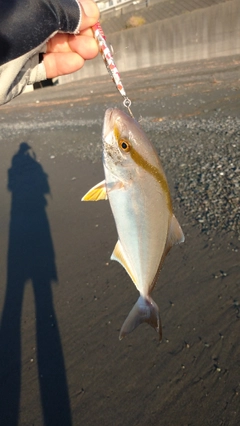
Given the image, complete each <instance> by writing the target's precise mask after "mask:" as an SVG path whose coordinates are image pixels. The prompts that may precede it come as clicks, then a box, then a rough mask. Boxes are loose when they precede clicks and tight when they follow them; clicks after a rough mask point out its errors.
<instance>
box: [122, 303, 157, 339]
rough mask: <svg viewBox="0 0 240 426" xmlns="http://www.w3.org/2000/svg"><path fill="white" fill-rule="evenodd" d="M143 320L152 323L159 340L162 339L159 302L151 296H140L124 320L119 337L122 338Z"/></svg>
mask: <svg viewBox="0 0 240 426" xmlns="http://www.w3.org/2000/svg"><path fill="white" fill-rule="evenodd" d="M143 322H147V323H148V324H150V325H151V326H152V327H153V328H154V329H155V330H156V332H157V333H158V335H159V340H160V341H161V340H162V325H161V319H160V316H159V309H158V306H157V304H156V303H155V302H154V301H153V300H152V299H151V298H150V297H149V298H148V299H145V298H144V297H142V296H140V297H139V298H138V300H137V302H136V303H135V305H134V306H133V308H132V310H131V311H130V313H129V314H128V317H127V318H126V320H125V321H124V323H123V325H122V328H121V331H120V335H119V339H120V340H122V339H123V337H125V336H126V335H127V334H129V333H131V332H132V331H133V330H134V329H135V328H137V327H138V325H140V324H142V323H143Z"/></svg>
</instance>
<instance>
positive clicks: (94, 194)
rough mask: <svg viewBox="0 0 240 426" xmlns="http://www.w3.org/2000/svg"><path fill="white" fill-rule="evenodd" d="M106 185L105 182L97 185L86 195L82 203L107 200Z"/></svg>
mask: <svg viewBox="0 0 240 426" xmlns="http://www.w3.org/2000/svg"><path fill="white" fill-rule="evenodd" d="M107 199H108V196H107V192H106V184H105V180H103V181H102V182H99V183H98V184H97V185H95V186H93V187H92V188H91V189H90V190H89V191H88V192H87V193H86V194H85V195H84V197H82V200H81V201H99V200H107Z"/></svg>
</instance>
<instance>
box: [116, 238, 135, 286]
mask: <svg viewBox="0 0 240 426" xmlns="http://www.w3.org/2000/svg"><path fill="white" fill-rule="evenodd" d="M111 260H116V261H117V262H119V263H120V264H121V265H122V266H123V267H124V268H125V269H126V271H127V273H128V275H129V276H130V277H131V279H132V281H133V282H134V284H135V285H136V278H135V276H134V272H133V270H132V268H131V265H130V264H129V260H128V258H127V256H126V254H125V252H124V249H123V247H122V244H121V243H120V241H118V242H117V244H116V245H115V248H114V250H113V253H112V256H111Z"/></svg>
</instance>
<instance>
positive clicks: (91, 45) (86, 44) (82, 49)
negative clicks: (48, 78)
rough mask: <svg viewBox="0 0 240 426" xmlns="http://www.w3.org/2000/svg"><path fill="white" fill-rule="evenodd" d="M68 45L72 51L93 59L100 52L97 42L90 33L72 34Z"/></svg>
mask: <svg viewBox="0 0 240 426" xmlns="http://www.w3.org/2000/svg"><path fill="white" fill-rule="evenodd" d="M68 45H69V48H70V49H71V51H72V52H76V53H78V54H79V55H80V56H82V57H83V58H84V59H93V58H95V56H97V54H98V53H99V48H98V45H97V42H96V40H95V39H94V38H92V37H89V36H88V35H85V34H84V35H83V34H82V33H81V34H80V35H79V36H70V37H69V38H68Z"/></svg>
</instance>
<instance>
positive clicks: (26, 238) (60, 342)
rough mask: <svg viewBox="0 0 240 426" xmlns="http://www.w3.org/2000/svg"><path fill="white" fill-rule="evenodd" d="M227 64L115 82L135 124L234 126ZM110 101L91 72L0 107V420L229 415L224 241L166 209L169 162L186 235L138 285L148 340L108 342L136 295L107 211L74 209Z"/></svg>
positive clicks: (234, 284)
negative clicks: (149, 287)
mask: <svg viewBox="0 0 240 426" xmlns="http://www.w3.org/2000/svg"><path fill="white" fill-rule="evenodd" d="M239 68H240V58H230V59H219V60H215V61H202V62H199V63H194V64H191V63H189V64H185V65H180V66H165V67H155V68H154V69H148V70H141V72H140V73H138V72H130V73H126V74H124V75H123V76H122V77H123V80H124V82H125V83H126V88H127V90H128V93H129V97H130V98H131V99H132V101H133V112H134V114H135V115H136V117H139V116H140V115H142V116H143V118H146V117H151V120H152V121H154V120H161V119H164V120H175V119H176V120H182V119H188V118H189V117H193V116H197V117H201V118H204V117H205V118H209V117H211V116H213V115H214V114H215V111H218V115H219V116H221V117H222V118H224V117H225V116H226V117H229V116H231V117H239V115H240V113H239V111H240V109H239V102H240V94H239V93H240V92H239ZM120 104H121V99H120V98H119V96H118V94H117V93H116V91H115V88H114V87H113V85H112V84H111V81H110V80H109V77H108V76H107V75H106V77H101V78H99V80H98V81H93V80H85V81H80V82H74V83H72V84H68V85H65V86H61V87H60V86H58V87H54V88H47V89H42V90H38V91H35V92H34V93H28V94H25V95H22V96H21V97H19V98H18V99H16V100H15V101H13V102H12V103H10V104H8V105H6V106H4V107H1V108H0V126H1V127H0V158H1V168H0V199H1V209H0V241H1V243H0V313H1V324H0V394H1V398H0V424H1V425H3V426H15V425H21V426H30V425H31V426H32V425H34V426H40V425H47V426H70V425H74V426H80V425H90V426H92V425H104V426H113V425H114V426H122V425H124V426H134V425H136V426H137V425H138V426H148V425H161V426H168V425H169V426H170V425H171V426H172V425H178V426H187V425H189V426H190V425H194V426H202V425H211V426H219V425H236V426H237V425H238V424H239V422H240V408H239V406H240V403H239V398H240V349H239V327H240V322H239V321H240V305H239V303H240V300H239V297H240V296H239V289H240V268H239V251H240V247H239V246H240V243H239V240H238V239H237V235H235V234H233V233H227V232H217V231H212V232H210V234H209V235H207V234H205V233H204V232H201V229H200V228H199V226H198V225H197V223H196V221H195V220H194V218H193V217H191V215H190V214H189V213H188V214H186V212H185V211H184V209H183V208H182V209H180V208H179V205H178V203H177V202H176V197H175V192H174V185H175V180H176V179H177V176H178V167H175V171H174V172H172V174H171V176H170V175H168V178H169V182H170V186H171V188H172V195H173V203H174V206H175V211H176V215H177V217H178V219H179V222H180V223H181V225H182V227H183V230H184V233H185V236H186V241H185V243H184V244H183V245H181V246H176V247H174V248H173V249H172V251H171V253H170V255H169V256H168V257H167V259H166V261H165V264H164V267H163V270H162V272H161V274H160V277H159V281H158V284H157V286H156V288H155V290H154V295H153V297H154V300H155V301H156V302H157V303H158V305H159V308H160V313H161V318H162V324H163V341H162V343H159V342H158V341H157V335H156V333H155V332H154V330H153V329H152V328H151V327H149V326H147V325H142V326H141V327H139V328H138V329H136V330H135V332H134V333H132V334H131V335H129V336H128V337H126V338H125V339H124V340H123V341H121V342H120V341H119V340H118V334H119V330H120V328H121V325H122V323H123V321H124V319H125V318H126V316H127V314H128V312H129V311H130V309H131V307H132V306H133V304H134V303H135V301H136V299H137V297H138V293H137V291H136V289H135V287H134V285H133V284H132V282H131V281H130V279H129V277H128V276H127V274H126V273H125V271H124V270H123V269H122V268H121V266H120V265H119V264H117V263H116V262H110V260H109V258H110V255H111V252H112V250H113V248H114V245H115V243H116V240H117V235H116V231H115V225H114V222H113V218H112V215H111V212H110V208H109V205H108V202H99V203H81V202H80V200H81V197H82V196H83V195H84V194H85V192H86V191H87V190H88V189H89V188H91V186H93V185H94V184H96V183H97V182H98V181H100V180H102V179H103V169H102V164H101V128H102V120H103V116H104V112H105V110H106V108H107V107H110V106H119V105H120ZM187 137H188V130H187V128H186V138H187ZM153 142H154V141H153ZM22 143H25V144H22ZM26 144H28V145H26ZM238 144H239V140H238ZM28 146H30V147H31V148H32V149H31V150H28ZM238 146H239V145H238ZM175 149H176V150H177V149H178V147H177V146H176V147H175ZM27 152H28V153H30V154H31V155H28V156H27V155H26V153H27ZM162 160H163V164H164V158H163V159H162ZM166 169H167V172H168V170H169V167H168V165H167V164H166Z"/></svg>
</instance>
